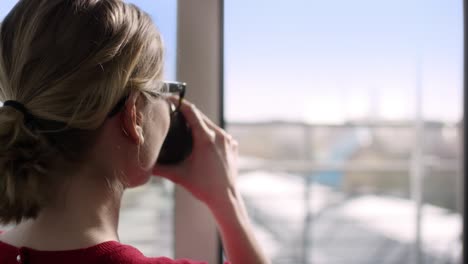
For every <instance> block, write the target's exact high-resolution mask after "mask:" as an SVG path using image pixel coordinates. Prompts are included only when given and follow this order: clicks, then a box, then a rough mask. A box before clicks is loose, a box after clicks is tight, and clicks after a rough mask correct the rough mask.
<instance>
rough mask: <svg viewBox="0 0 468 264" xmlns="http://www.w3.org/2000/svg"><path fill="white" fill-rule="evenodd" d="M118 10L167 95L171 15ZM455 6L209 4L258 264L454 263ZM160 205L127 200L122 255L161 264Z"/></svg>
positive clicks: (172, 1) (457, 158) (150, 196)
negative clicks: (150, 53)
mask: <svg viewBox="0 0 468 264" xmlns="http://www.w3.org/2000/svg"><path fill="white" fill-rule="evenodd" d="M179 1H189V0H179ZM15 2H16V1H14V0H1V2H0V19H3V17H4V15H5V14H6V13H7V12H8V11H9V10H10V9H11V7H12V6H13V5H14V3H15ZM128 2H132V3H135V4H136V5H138V6H139V7H141V8H143V9H144V10H145V11H147V12H148V13H149V14H150V15H151V16H152V17H153V19H154V21H155V23H156V24H157V25H158V27H159V28H160V30H161V32H162V35H163V37H164V40H165V45H166V50H167V54H166V78H167V79H168V80H173V79H175V78H176V72H177V69H176V58H177V28H178V25H177V1H176V0H132V1H128ZM462 4H463V3H462V1H461V0H379V1H375V0H353V1H349V0H327V1H324V0H288V1H286V0H270V1H266V0H257V1H247V0H224V10H223V11H224V24H223V25H222V28H223V29H224V51H223V54H224V65H223V67H224V72H223V74H224V83H223V84H224V87H223V89H224V99H223V105H224V110H223V113H224V118H223V119H224V121H225V124H226V129H227V130H228V131H229V133H231V134H232V135H233V136H234V137H235V138H237V139H238V141H239V143H240V155H241V163H240V175H239V185H240V187H241V190H242V193H243V195H244V198H245V201H246V204H247V207H248V210H249V214H250V216H251V218H252V222H253V224H254V226H255V232H256V234H257V236H258V238H259V240H260V243H261V245H262V246H263V247H264V248H265V250H266V252H267V254H268V256H269V257H270V258H271V260H272V262H273V263H274V264H289V263H291V264H293V263H294V264H298V263H302V264H310V263H314V264H315V263H324V264H325V263H338V264H339V263H356V264H357V263H359V264H361V263H369V264H371V263H372V264H374V263H385V264H390V263H395V264H403V263H411V264H413V263H414V264H416V263H417V264H420V263H444V264H452V263H454V264H455V263H461V247H462V244H461V231H462V217H461V208H462V207H463V193H462V191H463V190H462V187H461V186H462V177H463V171H462V164H461V160H462V156H461V154H462V142H461V140H462V132H463V131H462V120H463V116H462V109H463V101H462V94H463V72H462V71H463V68H462V66H463V13H462ZM179 26H183V25H179ZM188 92H189V93H196V91H188ZM173 190H174V186H173V185H172V184H170V183H168V182H167V181H163V180H160V179H157V178H156V179H155V180H154V181H152V182H151V184H148V185H145V186H143V187H141V188H137V189H134V190H131V191H129V192H127V194H126V196H125V199H124V206H123V209H122V220H121V224H120V226H119V229H120V233H121V238H122V242H124V243H130V244H132V245H134V246H136V247H137V248H139V249H140V250H142V251H143V252H144V253H145V254H147V255H154V256H157V255H166V256H173V255H174V246H173V245H174V235H173V234H174V226H173V222H174V214H173V206H174V202H173V199H172V197H173Z"/></svg>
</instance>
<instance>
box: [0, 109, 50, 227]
mask: <svg viewBox="0 0 468 264" xmlns="http://www.w3.org/2000/svg"><path fill="white" fill-rule="evenodd" d="M52 152H53V149H52V147H51V146H49V144H47V141H46V140H45V138H44V137H43V136H41V135H39V134H35V133H33V132H32V131H31V130H30V129H29V128H27V127H26V126H25V124H24V115H23V114H22V113H21V112H19V111H17V110H15V109H13V108H11V107H2V108H0V208H1V210H0V221H1V222H4V223H8V222H11V221H16V222H19V221H21V220H22V218H24V217H26V218H29V217H35V216H36V215H37V213H38V209H39V208H40V205H41V204H42V203H43V202H44V201H45V199H46V197H42V196H41V192H38V191H37V190H38V189H40V188H41V185H43V184H46V182H47V180H46V179H45V177H47V173H46V171H47V168H46V166H47V164H48V163H50V162H48V160H49V159H50V158H53V157H52V156H51V154H52Z"/></svg>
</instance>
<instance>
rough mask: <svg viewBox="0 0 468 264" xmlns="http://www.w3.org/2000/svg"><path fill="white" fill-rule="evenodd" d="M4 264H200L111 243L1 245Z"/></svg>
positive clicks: (1, 260)
mask: <svg viewBox="0 0 468 264" xmlns="http://www.w3.org/2000/svg"><path fill="white" fill-rule="evenodd" d="M0 263H1V264H18V263H23V264H65V263H66V264H85V263H86V264H124V263H125V264H201V263H206V262H198V261H193V260H188V259H181V260H172V259H169V258H165V257H158V258H148V257H145V256H144V255H143V254H142V253H141V252H140V251H139V250H138V249H136V248H134V247H131V246H128V245H124V244H121V243H119V242H116V241H109V242H104V243H101V244H98V245H96V246H92V247H89V248H84V249H77V250H66V251H38V250H34V249H30V248H25V247H23V248H17V247H14V246H12V245H9V244H6V243H4V242H0Z"/></svg>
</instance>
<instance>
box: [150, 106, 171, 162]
mask: <svg viewBox="0 0 468 264" xmlns="http://www.w3.org/2000/svg"><path fill="white" fill-rule="evenodd" d="M164 106H166V105H165V104H158V105H156V106H155V107H154V108H153V109H152V112H151V113H150V114H149V115H148V116H149V117H150V119H149V120H148V122H147V123H146V124H147V129H146V137H145V144H144V148H145V152H146V156H147V162H149V163H150V164H148V166H150V167H151V169H152V166H153V165H154V163H155V162H156V159H157V157H158V154H159V151H160V149H161V146H162V144H163V142H164V139H165V138H166V135H167V132H168V130H169V124H170V119H169V110H168V109H167V107H164Z"/></svg>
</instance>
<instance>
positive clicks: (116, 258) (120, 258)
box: [105, 244, 207, 264]
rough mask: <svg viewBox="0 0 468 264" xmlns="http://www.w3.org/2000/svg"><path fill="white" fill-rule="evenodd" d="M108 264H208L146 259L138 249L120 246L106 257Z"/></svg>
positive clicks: (183, 260) (192, 261) (185, 260)
mask: <svg viewBox="0 0 468 264" xmlns="http://www.w3.org/2000/svg"><path fill="white" fill-rule="evenodd" d="M105 258H106V261H105V263H106V264H107V263H108V264H111V263H112V264H114V263H126V264H207V263H206V262H200V261H194V260H189V259H177V260H174V259H170V258H167V257H146V256H145V255H143V253H141V252H140V251H139V250H138V249H136V248H134V247H132V246H129V245H125V244H120V245H119V246H118V247H116V248H115V250H113V252H112V253H110V254H107V255H106V256H105Z"/></svg>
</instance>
